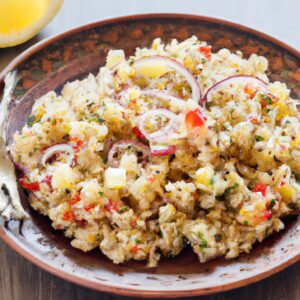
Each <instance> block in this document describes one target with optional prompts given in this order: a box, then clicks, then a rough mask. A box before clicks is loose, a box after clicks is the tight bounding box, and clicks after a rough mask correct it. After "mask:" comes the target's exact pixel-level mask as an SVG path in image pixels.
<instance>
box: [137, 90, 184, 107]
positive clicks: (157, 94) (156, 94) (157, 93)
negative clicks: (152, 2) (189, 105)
mask: <svg viewBox="0 0 300 300" xmlns="http://www.w3.org/2000/svg"><path fill="white" fill-rule="evenodd" d="M141 95H144V96H146V97H150V98H158V99H161V100H164V101H167V102H168V103H173V104H175V105H176V106H178V107H179V108H180V109H181V110H182V109H184V107H185V104H186V101H185V100H182V99H181V98H179V97H175V96H173V95H170V94H169V93H167V92H164V91H161V90H156V89H152V90H142V91H141Z"/></svg>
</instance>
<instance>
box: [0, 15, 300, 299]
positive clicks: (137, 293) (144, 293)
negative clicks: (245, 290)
mask: <svg viewBox="0 0 300 300" xmlns="http://www.w3.org/2000/svg"><path fill="white" fill-rule="evenodd" d="M154 18H161V19H186V20H196V21H204V22H207V23H214V24H218V25H225V26H228V27H231V28H233V29H236V30H239V31H243V32H246V33H250V34H253V35H255V36H257V37H259V38H261V39H264V40H267V41H269V42H271V43H273V44H275V45H277V46H279V47H281V48H284V49H285V50H287V51H288V52H290V53H292V54H293V55H295V56H296V57H297V58H299V59H300V52H299V51H298V50H296V49H295V48H294V47H292V46H289V45H288V44H286V43H285V42H282V41H280V40H278V39H276V38H274V37H272V36H270V35H268V34H265V33H263V32H260V31H259V30H256V29H252V28H249V27H247V26H244V25H240V24H237V23H234V22H231V21H227V20H223V19H218V18H213V17H207V16H201V15H193V14H177V13H151V14H134V15H126V16H121V17H114V18H108V19H104V20H100V21H96V22H92V23H89V24H86V25H82V26H79V27H75V28H72V29H69V30H67V31H65V32H62V33H60V34H58V35H55V36H51V37H49V38H47V39H44V40H42V41H40V42H38V43H36V44H35V45H33V46H31V47H30V48H28V49H27V50H25V51H24V52H22V53H21V54H20V55H18V56H17V57H16V58H15V59H13V60H12V61H11V62H10V63H9V64H8V65H7V66H6V67H5V68H4V69H3V70H2V72H1V73H0V89H1V87H2V86H4V85H3V81H4V77H5V75H6V74H7V73H8V72H10V71H12V70H13V69H15V68H16V67H17V66H18V65H19V64H20V63H22V62H24V61H25V60H26V59H27V58H28V57H30V56H32V55H33V54H34V53H36V52H38V51H40V50H41V49H43V48H44V47H46V46H48V45H50V44H51V43H53V42H55V41H58V40H60V39H62V38H65V37H67V36H70V35H73V34H75V33H77V32H81V31H85V30H89V29H91V28H95V27H98V26H104V25H109V24H114V23H119V22H124V21H131V20H139V19H154ZM1 83H2V84H1ZM0 238H1V239H2V240H3V241H4V242H5V243H6V244H7V245H8V246H9V247H11V248H12V249H13V250H15V251H16V252H17V253H18V254H20V255H21V256H23V257H24V258H26V259H27V260H29V261H30V262H31V263H33V264H34V265H36V266H38V267H39V268H41V269H43V270H45V271H47V272H49V273H51V274H53V275H55V276H57V277H59V278H62V279H64V280H67V281H69V282H72V283H74V284H77V285H80V286H83V287H86V288H90V289H94V290H97V291H101V292H109V293H113V294H118V295H123V296H131V297H142V298H150V297H154V298H177V297H191V296H200V295H208V294H213V293H217V292H224V291H228V290H231V289H235V288H238V287H242V286H245V285H248V284H252V283H255V282H258V281H259V280H262V279H264V278H267V277H269V276H271V275H274V274H275V273H277V272H279V271H281V270H283V269H285V268H287V267H288V266H291V265H292V264H294V263H296V262H298V261H299V260H300V251H299V253H298V254H297V255H296V256H294V257H292V258H290V259H289V260H287V261H286V262H284V263H282V264H281V265H279V266H276V267H274V268H272V269H270V270H268V271H263V272H261V273H260V274H258V275H254V276H252V277H249V278H245V279H241V280H237V281H235V282H232V283H227V284H218V285H216V286H214V287H210V288H195V289H191V290H190V289H188V290H180V291H174V290H164V291H150V290H136V289H135V288H124V287H116V286H110V285H108V284H104V283H97V284H96V285H95V283H94V282H92V281H90V280H88V279H85V278H81V277H79V276H77V275H75V274H70V273H67V272H65V271H61V270H59V269H58V268H56V267H53V266H51V265H49V264H47V263H45V262H44V261H43V260H42V259H39V258H37V257H35V256H34V255H32V254H31V253H30V252H27V251H26V250H24V249H22V247H21V246H20V245H19V244H18V243H17V242H15V241H14V238H12V237H10V236H9V235H8V234H7V233H6V232H5V230H4V229H3V227H2V226H0Z"/></svg>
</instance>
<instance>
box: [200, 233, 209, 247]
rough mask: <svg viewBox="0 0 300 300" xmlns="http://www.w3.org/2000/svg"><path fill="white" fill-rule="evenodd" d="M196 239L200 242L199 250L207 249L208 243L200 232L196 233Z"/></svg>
mask: <svg viewBox="0 0 300 300" xmlns="http://www.w3.org/2000/svg"><path fill="white" fill-rule="evenodd" d="M198 237H199V239H200V242H199V247H200V249H201V250H203V249H204V248H207V247H208V243H207V241H206V240H205V239H204V237H203V234H202V233H201V232H198Z"/></svg>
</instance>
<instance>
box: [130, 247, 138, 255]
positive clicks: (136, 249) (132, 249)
mask: <svg viewBox="0 0 300 300" xmlns="http://www.w3.org/2000/svg"><path fill="white" fill-rule="evenodd" d="M130 251H131V252H133V253H137V252H138V251H139V247H138V246H134V247H132V248H131V249H130Z"/></svg>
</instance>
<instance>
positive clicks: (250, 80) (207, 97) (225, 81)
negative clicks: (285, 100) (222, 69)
mask: <svg viewBox="0 0 300 300" xmlns="http://www.w3.org/2000/svg"><path fill="white" fill-rule="evenodd" d="M235 82H244V83H245V85H246V84H248V83H254V84H255V85H259V86H260V87H262V88H263V89H264V90H268V84H267V83H266V82H264V81H263V80H261V79H260V78H257V77H254V76H250V75H234V76H230V77H228V78H225V79H223V80H221V81H219V82H217V83H216V84H214V85H213V86H212V87H210V88H209V89H208V90H207V92H206V93H205V95H204V97H203V98H202V99H201V100H200V102H199V104H200V105H202V106H205V104H206V103H207V102H210V101H209V100H210V99H211V97H212V94H213V93H214V92H217V91H219V90H222V89H223V87H224V86H227V85H229V84H231V83H235Z"/></svg>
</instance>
